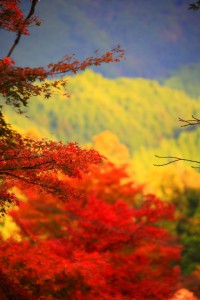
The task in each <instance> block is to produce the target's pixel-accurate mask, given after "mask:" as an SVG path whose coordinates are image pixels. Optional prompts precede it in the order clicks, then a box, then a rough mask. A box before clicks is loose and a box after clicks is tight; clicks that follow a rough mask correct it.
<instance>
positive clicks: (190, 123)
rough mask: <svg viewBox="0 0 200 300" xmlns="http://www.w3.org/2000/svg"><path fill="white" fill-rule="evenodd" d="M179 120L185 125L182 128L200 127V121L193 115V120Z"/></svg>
mask: <svg viewBox="0 0 200 300" xmlns="http://www.w3.org/2000/svg"><path fill="white" fill-rule="evenodd" d="M178 120H179V121H180V122H182V123H184V124H183V125H181V127H186V126H196V125H200V119H198V118H196V117H195V116H193V115H192V119H191V120H184V119H182V118H178Z"/></svg>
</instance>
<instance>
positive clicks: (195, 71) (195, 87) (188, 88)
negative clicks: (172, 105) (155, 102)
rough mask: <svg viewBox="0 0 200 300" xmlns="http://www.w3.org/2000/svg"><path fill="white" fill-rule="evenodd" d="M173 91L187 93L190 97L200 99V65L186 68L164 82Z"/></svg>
mask: <svg viewBox="0 0 200 300" xmlns="http://www.w3.org/2000/svg"><path fill="white" fill-rule="evenodd" d="M162 84H163V85H165V86H168V87H170V88H172V89H177V90H182V91H185V92H186V93H187V94H188V95H189V96H190V97H193V98H200V64H196V65H190V66H185V67H183V68H181V70H180V71H176V72H174V73H172V75H171V76H170V77H168V78H166V79H165V80H163V81H162Z"/></svg>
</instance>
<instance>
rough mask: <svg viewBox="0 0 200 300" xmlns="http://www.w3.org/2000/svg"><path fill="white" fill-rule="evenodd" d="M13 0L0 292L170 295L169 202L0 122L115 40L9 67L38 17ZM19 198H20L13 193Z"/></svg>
mask: <svg viewBox="0 0 200 300" xmlns="http://www.w3.org/2000/svg"><path fill="white" fill-rule="evenodd" d="M19 4H20V1H19V0H9V1H0V19H1V21H0V27H1V28H2V29H4V30H8V31H12V32H15V33H16V39H15V41H14V42H13V45H12V46H11V48H10V50H9V51H8V55H7V56H6V57H4V58H2V59H1V60H0V93H1V95H2V98H1V100H2V105H1V106H0V125H1V129H0V149H1V150H0V167H1V169H0V213H1V215H4V214H5V213H7V208H8V206H11V207H12V208H13V207H14V206H15V204H17V205H18V206H19V207H17V208H16V207H15V209H12V210H11V211H10V213H9V214H10V216H12V219H13V222H15V224H16V225H17V227H18V235H17V236H16V237H17V238H13V237H11V238H9V239H7V240H4V239H3V237H0V241H1V243H0V299H3V300H7V299H15V300H22V299H49V300H50V299H71V300H76V299H77V300H79V299H80V300H81V299H82V300H90V299H91V300H95V299H99V300H100V299H106V300H107V299H108V300H109V299H121V300H122V299H127V300H128V299H130V300H133V299H134V300H148V299H149V300H165V299H166V300H167V299H169V297H171V296H172V295H173V294H174V292H175V291H176V289H177V287H178V285H177V283H178V280H179V275H180V271H179V268H178V267H177V264H178V261H179V259H180V251H181V249H180V247H179V246H178V242H177V240H176V237H174V236H172V235H170V234H169V233H168V232H167V231H166V229H165V228H164V226H163V225H162V222H163V221H164V222H167V221H172V220H173V219H174V210H173V207H172V206H171V205H168V204H164V203H163V202H162V201H160V200H159V199H157V198H156V196H154V195H152V194H150V195H144V193H143V187H142V186H141V185H138V184H136V183H134V182H132V181H131V180H130V179H129V176H128V175H127V173H126V171H125V169H124V167H116V166H114V165H113V164H111V163H108V162H107V163H105V160H104V158H103V156H101V155H100V154H99V153H98V152H96V151H94V150H85V149H81V148H80V147H79V146H78V145H77V144H76V143H68V144H67V145H64V144H62V143H61V142H58V143H57V142H53V141H47V140H45V139H44V140H33V139H31V138H26V137H22V136H20V135H19V134H17V133H16V132H14V131H13V130H12V128H11V127H10V126H9V124H7V122H6V121H5V118H4V116H3V113H2V108H3V106H4V105H11V106H12V107H13V108H15V109H16V110H17V112H22V110H23V107H24V106H26V105H27V104H28V101H29V100H30V97H31V96H37V95H44V97H45V98H49V97H50V96H51V95H52V93H53V92H52V91H53V89H61V87H66V84H67V82H66V81H65V80H63V79H60V78H59V77H56V78H57V79H56V80H54V81H45V80H46V79H47V78H49V77H52V76H55V75H56V76H59V75H62V74H64V73H76V72H78V71H82V70H84V69H85V68H87V67H89V66H92V65H100V64H102V63H110V62H117V61H119V60H120V59H121V58H122V57H123V55H124V52H123V50H121V48H120V47H118V46H117V47H116V48H114V49H113V50H111V51H109V52H107V53H105V54H103V55H100V54H99V53H98V52H96V54H95V56H94V57H93V56H92V57H89V58H86V59H85V60H84V61H82V62H80V61H77V60H76V59H75V57H74V55H67V56H65V57H64V58H63V59H62V60H60V61H59V62H57V63H50V64H49V65H48V66H46V67H38V68H30V67H25V68H22V67H19V66H16V65H15V62H14V60H13V59H12V53H13V51H14V49H15V47H16V46H17V44H18V43H19V41H20V38H21V36H22V35H29V29H28V28H29V26H32V25H40V22H41V21H40V20H39V18H37V17H35V15H34V14H35V8H36V5H37V4H38V0H32V1H30V11H29V13H28V15H27V16H24V14H23V12H22V10H21V9H20V7H19ZM21 197H22V198H23V199H25V200H24V201H22V200H20V199H21Z"/></svg>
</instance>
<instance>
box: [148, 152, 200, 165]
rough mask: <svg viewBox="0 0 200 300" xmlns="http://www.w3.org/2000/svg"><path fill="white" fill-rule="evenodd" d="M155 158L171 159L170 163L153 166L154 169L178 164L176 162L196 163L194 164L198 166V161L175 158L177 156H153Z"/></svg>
mask: <svg viewBox="0 0 200 300" xmlns="http://www.w3.org/2000/svg"><path fill="white" fill-rule="evenodd" d="M155 157H158V158H165V159H171V160H170V161H168V162H166V163H163V164H153V165H154V166H156V167H162V166H167V165H169V164H172V163H175V162H178V161H187V162H192V163H196V164H200V161H198V160H192V159H187V158H181V157H177V156H159V155H155ZM191 167H192V168H199V166H198V167H196V166H191Z"/></svg>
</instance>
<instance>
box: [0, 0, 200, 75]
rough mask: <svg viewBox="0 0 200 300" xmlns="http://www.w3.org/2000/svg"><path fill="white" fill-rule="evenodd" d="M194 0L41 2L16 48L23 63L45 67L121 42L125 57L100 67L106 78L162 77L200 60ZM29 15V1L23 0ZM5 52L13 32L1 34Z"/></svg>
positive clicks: (2, 53)
mask: <svg viewBox="0 0 200 300" xmlns="http://www.w3.org/2000/svg"><path fill="white" fill-rule="evenodd" d="M191 2H192V0H167V1H165V0H56V1H49V0H41V1H40V2H39V3H38V5H37V9H36V14H37V15H38V16H39V17H41V18H42V19H43V23H42V25H41V27H37V28H32V29H31V35H30V37H23V39H22V40H21V42H20V44H19V45H18V46H17V48H16V50H15V52H14V55H13V57H14V59H15V60H16V62H17V63H18V64H22V65H31V66H38V65H45V64H48V63H49V62H51V61H56V60H58V59H60V58H62V56H64V55H65V54H67V53H72V52H75V53H77V56H78V58H83V57H87V56H90V55H93V53H94V51H95V50H97V49H98V50H100V51H102V52H103V51H107V50H109V49H111V48H112V47H114V46H115V45H116V44H121V46H122V48H124V49H125V51H126V59H125V60H124V61H123V62H121V63H120V64H116V65H112V66H110V65H109V66H106V67H102V68H98V69H97V71H98V72H100V71H101V72H103V73H104V75H106V76H114V77H116V76H129V77H130V76H140V77H151V78H160V77H162V76H166V75H168V74H169V73H170V72H171V71H173V70H176V69H179V68H180V67H181V66H182V65H187V64H192V63H193V64H194V63H197V62H200V39H199V37H200V11H197V12H193V11H191V10H188V5H189V3H191ZM22 5H23V9H24V12H25V14H26V13H27V11H28V7H29V5H30V2H29V1H27V0H26V1H25V0H24V1H22ZM0 36H1V40H2V42H1V47H0V56H1V57H3V56H5V55H6V53H7V52H8V49H9V47H10V46H11V44H12V42H13V40H14V35H13V34H10V33H5V32H3V31H1V32H0Z"/></svg>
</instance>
